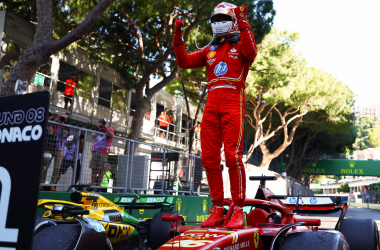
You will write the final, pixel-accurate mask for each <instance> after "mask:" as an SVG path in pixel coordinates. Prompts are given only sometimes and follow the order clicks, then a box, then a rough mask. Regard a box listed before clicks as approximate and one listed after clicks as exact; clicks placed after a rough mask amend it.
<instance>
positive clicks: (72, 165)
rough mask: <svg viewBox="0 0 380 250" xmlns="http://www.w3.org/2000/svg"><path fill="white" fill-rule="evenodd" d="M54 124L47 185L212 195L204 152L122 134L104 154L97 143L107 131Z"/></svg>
mask: <svg viewBox="0 0 380 250" xmlns="http://www.w3.org/2000/svg"><path fill="white" fill-rule="evenodd" d="M48 124H49V126H48V135H47V136H46V142H45V153H44V160H43V170H42V179H41V186H45V187H51V186H54V187H55V188H56V189H57V190H61V191H65V190H67V188H68V187H69V186H71V185H74V184H89V185H90V186H91V187H92V188H94V189H107V188H108V189H112V190H113V192H137V193H147V194H155V193H156V194H157V193H164V194H183V195H195V194H198V195H200V194H205V195H208V181H207V177H206V174H205V170H204V169H203V166H202V163H201V160H200V157H198V156H194V155H189V154H187V153H183V152H179V151H175V150H171V149H167V148H164V147H160V146H156V145H152V144H148V143H143V142H139V141H134V140H130V139H127V138H123V137H119V136H114V138H113V140H112V144H111V147H110V153H109V154H102V155H101V156H99V154H98V153H96V151H95V150H93V145H94V142H95V140H97V139H98V140H99V139H100V137H103V136H105V134H104V132H99V131H94V130H89V129H85V128H81V127H76V126H71V125H67V124H63V123H57V122H52V121H49V123H48ZM97 135H99V136H98V138H96V136H97ZM80 138H82V142H81V139H80ZM80 148H83V150H82V151H80ZM73 151H74V152H73ZM70 156H73V157H70ZM103 157H105V158H103ZM105 161H107V162H108V163H109V164H110V169H109V171H110V172H111V173H112V178H111V179H112V181H111V182H109V185H110V186H109V187H105V186H101V185H100V184H101V183H102V180H103V177H104V176H103V174H104V172H103V173H102V172H101V171H100V169H103V168H105V164H104V162H105ZM94 175H95V176H94Z"/></svg>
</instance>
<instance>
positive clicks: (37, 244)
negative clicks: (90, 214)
mask: <svg viewBox="0 0 380 250" xmlns="http://www.w3.org/2000/svg"><path fill="white" fill-rule="evenodd" d="M80 234H81V225H79V224H66V225H57V226H54V227H51V228H49V230H43V231H41V232H40V233H38V234H37V235H35V236H34V240H33V248H32V249H33V250H50V249H65V250H66V249H67V250H73V249H75V246H76V244H77V242H78V239H79V236H80Z"/></svg>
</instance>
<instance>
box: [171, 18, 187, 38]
mask: <svg viewBox="0 0 380 250" xmlns="http://www.w3.org/2000/svg"><path fill="white" fill-rule="evenodd" d="M185 26H186V23H185V21H183V20H176V21H175V29H174V34H176V35H182V32H183V28H185Z"/></svg>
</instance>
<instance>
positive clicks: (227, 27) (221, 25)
mask: <svg viewBox="0 0 380 250" xmlns="http://www.w3.org/2000/svg"><path fill="white" fill-rule="evenodd" d="M234 8H236V5H234V4H231V3H226V2H222V3H220V4H218V5H217V6H216V7H215V9H214V11H213V12H212V13H211V28H212V33H213V34H214V36H216V37H224V36H227V35H228V34H230V33H231V34H233V35H237V34H240V32H239V29H238V26H237V22H236V16H235V12H234ZM220 15H224V16H227V19H228V20H223V21H218V19H219V18H218V17H220Z"/></svg>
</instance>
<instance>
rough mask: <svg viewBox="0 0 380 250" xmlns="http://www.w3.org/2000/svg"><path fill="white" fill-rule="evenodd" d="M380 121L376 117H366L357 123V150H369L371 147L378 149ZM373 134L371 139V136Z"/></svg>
mask: <svg viewBox="0 0 380 250" xmlns="http://www.w3.org/2000/svg"><path fill="white" fill-rule="evenodd" d="M379 126H380V120H379V118H378V117H376V116H370V115H364V116H361V117H360V118H359V120H358V122H357V123H355V131H356V135H357V139H356V141H355V148H356V149H358V150H363V149H367V148H370V147H378V146H380V145H379V144H378V141H377V139H376V137H377V136H378V134H377V133H378V132H377V131H379ZM370 134H371V138H370V137H369V135H370Z"/></svg>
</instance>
